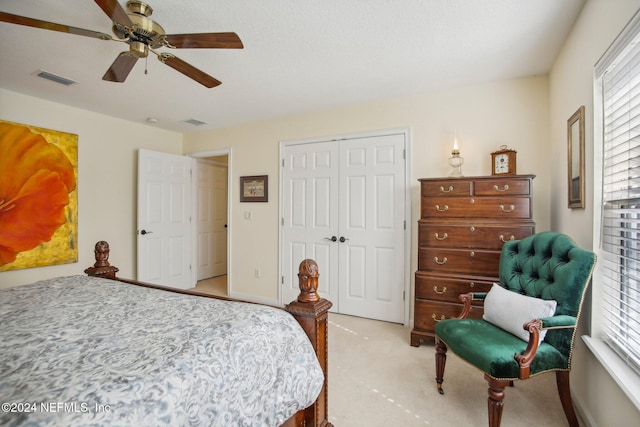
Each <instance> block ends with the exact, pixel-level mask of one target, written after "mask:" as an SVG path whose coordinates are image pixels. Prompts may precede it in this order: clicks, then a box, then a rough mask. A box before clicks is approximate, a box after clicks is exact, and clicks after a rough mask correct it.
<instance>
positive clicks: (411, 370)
mask: <svg viewBox="0 0 640 427" xmlns="http://www.w3.org/2000/svg"><path fill="white" fill-rule="evenodd" d="M409 336H410V329H409V328H407V327H404V326H402V325H397V324H392V323H386V322H379V321H375V320H369V319H362V318H358V317H352V316H345V315H339V314H334V313H330V314H329V420H330V421H331V422H332V423H333V424H334V425H335V426H336V427H359V426H367V427H376V426H380V427H387V426H405V427H410V426H416V427H417V426H445V427H447V426H452V427H458V426H487V425H488V420H487V382H486V381H485V380H484V376H483V374H482V373H481V372H480V371H479V370H477V369H476V368H474V367H472V366H471V365H468V364H467V363H466V362H464V361H462V360H461V359H459V358H458V357H457V356H456V355H454V354H451V353H449V354H448V355H447V366H446V370H445V374H444V383H443V388H444V391H445V394H444V395H440V394H438V391H437V389H436V385H435V379H434V377H435V356H434V354H435V350H434V345H433V344H421V345H420V347H411V346H410V345H409ZM504 402H505V405H504V412H503V415H502V426H503V427H510V426H518V427H528V426H531V427H539V426H546V427H551V426H563V427H565V426H567V425H568V424H567V421H566V418H565V416H564V412H563V411H562V406H561V404H560V399H559V397H558V392H557V389H556V383H555V375H554V374H546V375H541V376H539V377H534V378H531V379H528V380H526V381H516V382H515V387H508V388H507V389H506V390H505V400H504Z"/></svg>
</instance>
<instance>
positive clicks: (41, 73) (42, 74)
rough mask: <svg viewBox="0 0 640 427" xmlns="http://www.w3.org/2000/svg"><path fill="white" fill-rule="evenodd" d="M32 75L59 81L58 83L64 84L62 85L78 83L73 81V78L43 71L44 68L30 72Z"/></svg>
mask: <svg viewBox="0 0 640 427" xmlns="http://www.w3.org/2000/svg"><path fill="white" fill-rule="evenodd" d="M32 75H33V76H36V77H40V78H43V79H46V80H50V81H52V82H55V83H59V84H61V85H64V86H72V85H75V84H78V82H77V81H75V80H71V79H68V78H66V77H62V76H59V75H57V74H53V73H50V72H49V71H45V70H38V71H36V72H34V73H32Z"/></svg>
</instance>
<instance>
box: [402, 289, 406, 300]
mask: <svg viewBox="0 0 640 427" xmlns="http://www.w3.org/2000/svg"><path fill="white" fill-rule="evenodd" d="M406 293H407V291H402V301H404V300H405V297H406Z"/></svg>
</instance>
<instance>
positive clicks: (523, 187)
mask: <svg viewBox="0 0 640 427" xmlns="http://www.w3.org/2000/svg"><path fill="white" fill-rule="evenodd" d="M530 194H531V180H530V179H528V178H523V179H517V178H509V179H505V178H496V179H486V180H482V181H475V182H474V183H473V195H474V196H529V195H530Z"/></svg>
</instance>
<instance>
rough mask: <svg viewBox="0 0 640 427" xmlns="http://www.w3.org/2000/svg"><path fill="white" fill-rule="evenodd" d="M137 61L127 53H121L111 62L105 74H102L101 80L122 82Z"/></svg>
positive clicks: (136, 58) (135, 57)
mask: <svg viewBox="0 0 640 427" xmlns="http://www.w3.org/2000/svg"><path fill="white" fill-rule="evenodd" d="M137 60H138V57H137V56H133V55H131V53H129V52H128V51H127V52H122V53H121V54H120V55H118V57H117V58H116V60H115V61H113V64H111V67H109V69H108V70H107V72H106V73H104V76H102V80H106V81H109V82H118V83H122V82H124V81H125V80H126V79H127V76H128V75H129V73H130V72H131V70H132V69H133V66H134V65H136V61H137Z"/></svg>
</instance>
